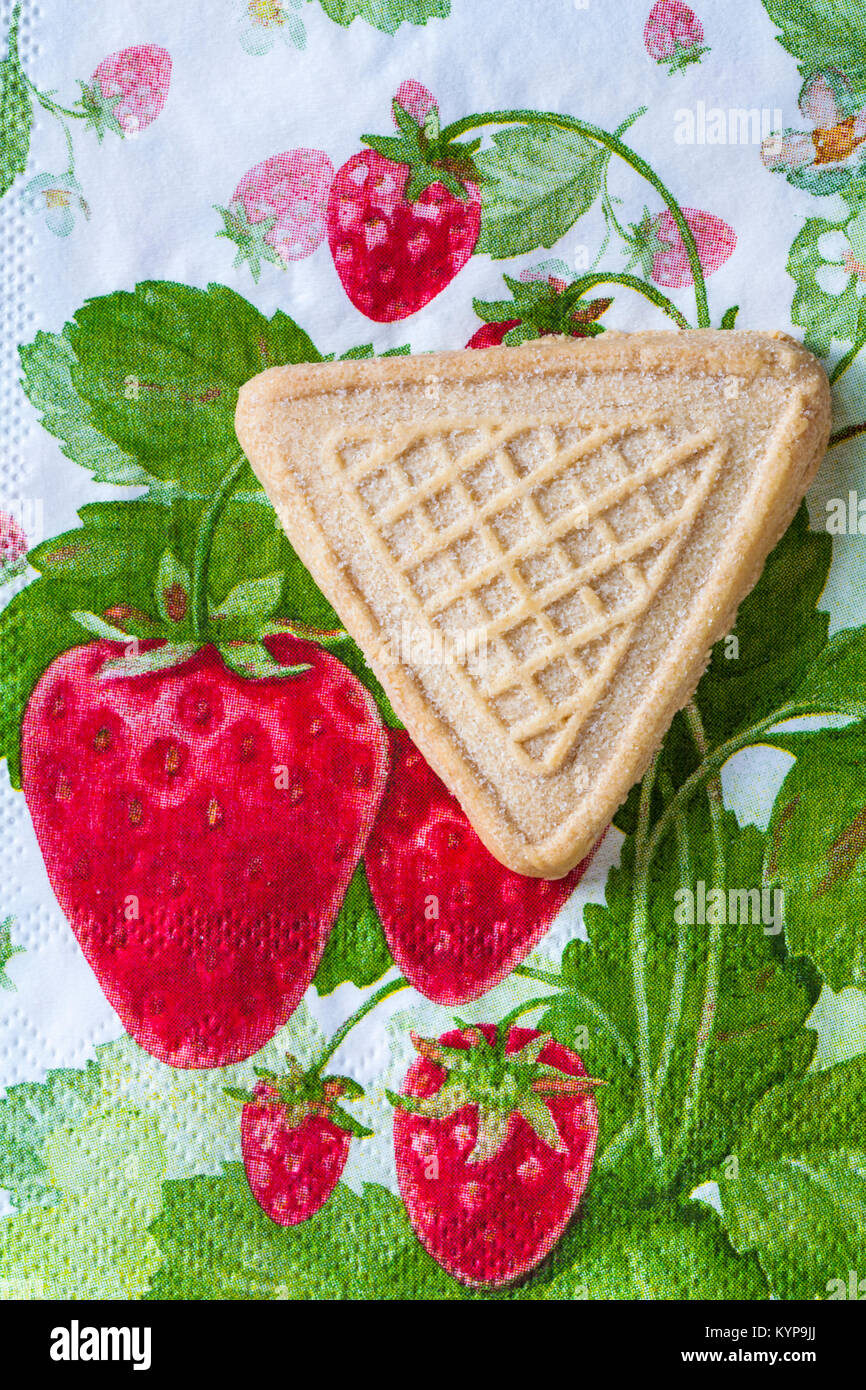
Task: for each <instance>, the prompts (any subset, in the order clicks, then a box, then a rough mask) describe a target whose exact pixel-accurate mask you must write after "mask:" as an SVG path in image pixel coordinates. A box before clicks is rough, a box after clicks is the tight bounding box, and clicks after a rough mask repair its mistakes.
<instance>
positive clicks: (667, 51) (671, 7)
mask: <svg viewBox="0 0 866 1390" xmlns="http://www.w3.org/2000/svg"><path fill="white" fill-rule="evenodd" d="M643 41H644V44H645V45H646V51H647V53H648V54H649V55H650V57H651V58H654V59H655V61H656V62H657V63H660V64H662V65H664V66H665V67H666V68H667V70H668V72H669V73H672V72H681V71H682V70H683V68H686V67H688V66H689V64H690V63H699V62H700V61H701V58H702V57H703V55H704V54H705V53H709V51H710V50H709V49H708V48H706V47H705V46H704V26H703V25H702V24H701V21H700V20H699V19H698V17H697V15H696V14H695V12H694V10H692V9H690V8H689V6H688V5H683V4H681V3H680V0H657V3H656V4H655V5H653V7H652V9H651V10H650V12H649V16H648V17H647V22H646V24H645V25H644V31H643Z"/></svg>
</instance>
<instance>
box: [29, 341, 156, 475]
mask: <svg viewBox="0 0 866 1390" xmlns="http://www.w3.org/2000/svg"><path fill="white" fill-rule="evenodd" d="M69 333H70V325H69V324H67V325H66V327H65V328H64V330H63V332H62V333H42V332H40V333H37V334H36V337H35V338H34V340H33V342H32V343H24V344H22V346H21V347H20V348H19V349H18V353H19V356H20V358H21V366H22V369H23V376H22V386H23V387H24V390H25V392H26V394H27V396H28V398H29V400H30V402H31V404H32V405H33V407H34V409H35V410H36V411H38V413H39V415H40V416H41V417H42V424H43V426H44V428H45V429H46V430H47V431H48V433H49V434H53V435H54V436H55V438H57V439H59V441H60V447H61V448H62V450H63V452H64V454H65V455H66V457H67V458H70V459H72V460H73V462H74V463H77V464H80V466H81V467H82V468H87V469H89V470H90V472H91V473H92V474H93V480H94V482H97V483H115V484H123V485H125V486H129V487H133V486H136V487H137V486H142V485H144V486H147V485H148V484H151V485H153V484H155V483H157V481H158V480H157V479H155V478H153V477H152V476H151V474H149V473H148V472H147V471H146V470H145V469H144V468H142V467H141V465H140V464H139V463H137V462H136V460H135V459H134V458H133V457H132V455H131V454H127V453H124V452H123V450H122V449H119V448H118V447H117V445H116V444H114V443H113V442H112V441H111V440H110V439H107V438H106V436H105V435H104V434H100V432H99V430H97V429H96V428H95V427H94V425H93V422H92V418H91V413H90V408H89V406H88V405H87V403H86V402H85V401H84V400H82V398H81V396H80V395H79V394H78V392H77V390H76V389H75V386H74V385H73V382H72V367H73V365H74V363H75V353H74V352H73V351H72V347H71V345H70V342H69Z"/></svg>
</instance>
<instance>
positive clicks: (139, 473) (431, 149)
mask: <svg viewBox="0 0 866 1390" xmlns="http://www.w3.org/2000/svg"><path fill="white" fill-rule="evenodd" d="M0 36H2V58H3V63H2V73H0V76H2V99H0V127H2V129H0V137H2V138H0V194H2V201H0V219H2V223H0V234H2V237H3V242H2V246H3V255H2V275H3V277H4V281H5V283H4V287H3V298H2V303H3V317H2V340H0V353H2V361H0V391H2V402H3V416H4V426H5V428H4V445H3V454H2V490H0V581H2V591H0V593H2V600H0V601H2V611H0V756H2V758H3V759H4V760H5V767H4V769H3V771H2V773H0V814H2V835H3V842H4V846H5V860H4V862H5V872H4V874H3V876H2V882H0V894H2V897H0V985H2V991H0V1086H2V1087H5V1090H4V1091H3V1093H2V1098H0V1189H2V1190H3V1195H2V1198H0V1200H2V1217H3V1219H2V1220H0V1280H2V1284H0V1296H2V1297H3V1298H6V1299H12V1300H18V1299H29V1300H31V1299H32V1300H39V1299H78V1298H88V1299H135V1300H139V1299H148V1298H151V1299H159V1300H172V1299H178V1300H184V1299H223V1298H234V1299H237V1298H242V1299H250V1300H268V1299H283V1300H285V1299H296V1298H312V1299H345V1298H353V1299H354V1298H375V1299H380V1298H381V1299H408V1298H424V1299H453V1298H482V1297H508V1298H514V1299H524V1298H529V1299H539V1298H541V1299H560V1300H571V1299H605V1300H617V1299H633V1298H644V1297H648V1296H650V1295H649V1294H648V1293H647V1289H648V1288H649V1289H652V1290H654V1292H653V1294H652V1296H653V1297H658V1298H665V1299H704V1298H712V1299H756V1300H766V1299H770V1298H775V1299H782V1300H784V1299H791V1298H795V1299H800V1298H808V1299H825V1298H839V1297H850V1296H855V1297H856V1296H858V1295H857V1294H856V1293H855V1294H854V1295H851V1293H850V1289H851V1288H852V1287H855V1288H857V1287H859V1288H860V1289H861V1290H862V1289H863V1288H866V1283H863V1284H860V1283H858V1281H860V1280H864V1279H866V1147H864V1143H863V1138H862V1133H863V1113H862V1101H861V1097H862V1094H863V1088H864V1082H866V1060H864V1058H866V935H864V926H863V923H864V920H866V911H864V909H866V868H864V865H866V858H864V850H866V831H864V815H866V812H864V800H866V796H864V790H863V786H864V781H863V773H862V769H863V766H864V763H866V736H864V732H863V729H864V727H866V726H864V725H862V724H861V722H860V721H862V720H863V719H864V717H866V703H864V695H863V691H864V688H866V685H864V676H866V637H864V631H866V629H864V627H863V623H864V619H866V612H864V599H863V594H864V583H866V567H864V548H863V541H862V535H863V533H864V532H866V502H864V501H863V500H861V494H860V491H859V489H860V488H861V486H863V484H862V482H861V479H862V474H863V466H864V455H863V438H864V433H863V432H864V429H866V425H864V423H863V421H864V414H866V409H864V404H863V382H864V376H863V368H862V362H861V351H862V348H863V346H864V343H866V309H864V307H863V306H864V302H866V301H864V299H863V292H864V286H866V63H864V58H863V54H864V52H866V15H864V12H863V10H862V8H861V6H860V5H859V4H858V3H857V2H856V0H744V3H741V4H738V5H736V6H731V5H730V4H728V3H726V2H725V0H695V5H694V8H691V7H690V6H688V5H686V4H682V3H679V0H658V3H655V4H652V3H650V0H620V3H618V4H616V5H608V4H603V3H601V0H532V3H531V4H529V3H526V0H221V3H220V4H219V5H215V6H211V7H209V8H208V9H207V10H204V9H203V8H202V7H201V6H178V5H175V4H171V3H169V0H136V3H135V4H132V3H131V0H116V3H113V4H107V3H104V0H95V2H94V3H91V4H89V5H88V6H86V7H80V6H75V7H73V6H69V5H65V4H63V3H62V0H41V3H40V4H39V5H38V6H37V5H36V4H31V3H29V0H23V3H21V4H15V5H14V6H13V5H11V4H9V3H6V4H5V5H4V6H3V7H2V10H0ZM735 325H736V327H738V328H761V329H782V330H785V331H788V332H791V333H793V334H794V335H795V336H796V337H798V338H800V339H803V340H805V342H806V344H807V346H808V347H810V348H811V349H812V351H814V352H815V353H817V354H819V355H820V356H821V358H822V359H823V360H824V361H825V363H826V366H827V369H828V371H829V372H830V373H831V377H832V380H833V382H834V392H835V401H836V407H837V419H836V422H835V425H834V429H835V433H834V436H833V439H832V441H831V449H830V452H829V453H828V456H827V459H826V461H825V463H824V465H823V467H822V469H821V472H820V474H819V477H818V480H817V482H816V484H815V486H814V487H813V489H812V491H811V492H810V494H809V496H808V498H807V502H806V504H804V506H803V508H802V509H801V511H800V513H799V514H798V516H797V518H796V520H795V521H794V523H793V525H792V527H791V528H790V530H789V532H788V533H787V535H786V536H785V537H784V538H783V539H782V541H781V542H780V543H779V545H778V547H777V548H776V550H775V551H774V552H773V554H772V556H771V558H770V560H769V561H768V564H767V567H766V570H765V572H764V575H763V577H762V578H761V580H760V581H759V583H758V586H757V588H756V589H755V591H754V592H753V594H752V595H751V596H750V597H749V598H748V599H747V600H746V602H745V603H744V604H743V606H742V608H741V611H740V614H739V616H738V619H737V623H736V626H735V628H734V629H733V631H732V633H731V635H730V636H729V637H727V638H726V639H725V640H724V641H723V642H721V643H719V645H718V647H717V648H716V649H715V650H714V652H713V656H712V661H711V663H710V665H709V668H708V670H707V673H706V675H705V676H704V678H703V680H702V682H701V684H700V686H699V689H698V691H697V694H696V696H695V699H694V701H693V702H692V705H691V706H690V707H689V708H688V709H687V710H686V711H684V712H683V713H682V714H680V715H678V716H677V718H676V719H675V721H674V724H673V726H672V728H671V731H670V733H669V734H668V736H667V738H666V739H665V742H664V744H663V746H662V749H661V750H660V753H659V755H658V758H657V759H656V761H655V763H654V765H653V768H652V770H651V771H650V773H648V775H647V777H646V778H645V779H644V783H643V785H642V787H641V788H640V789H635V791H634V792H633V794H632V795H631V796H630V798H629V800H628V801H627V803H626V804H625V805H624V806H623V808H622V809H621V810H620V812H619V814H618V815H617V817H616V820H615V824H614V825H613V826H612V827H611V828H610V829H609V830H608V831H607V832H606V834H605V836H604V837H603V839H602V840H601V842H600V843H599V845H598V846H597V847H596V849H595V851H594V853H593V855H591V856H590V857H589V859H588V860H587V861H585V862H584V863H582V864H581V865H580V866H578V868H577V869H575V870H574V871H573V872H572V873H571V874H570V875H569V876H568V877H567V878H565V879H562V880H560V881H556V882H550V883H548V882H545V881H541V880H527V879H523V878H521V877H519V876H518V875H515V874H513V873H511V872H509V871H507V870H505V869H504V868H502V867H501V866H500V865H499V864H498V863H497V862H496V861H495V860H493V859H492V858H491V857H490V855H489V854H488V853H487V851H486V850H485V849H484V848H483V846H482V845H481V843H480V841H479V840H478V839H477V837H476V836H475V834H474V832H473V830H472V829H471V827H470V826H469V824H468V822H467V821H466V819H465V817H464V815H463V813H462V811H461V810H460V808H459V806H458V804H457V802H456V801H455V800H454V798H453V797H452V796H451V795H450V794H449V793H448V792H447V790H446V789H445V787H444V786H443V785H442V784H441V782H440V781H439V780H438V778H437V777H436V775H435V774H434V773H433V772H432V770H431V769H430V768H429V767H428V766H427V764H426V763H425V761H424V760H423V758H422V757H421V755H420V753H419V752H418V751H417V750H416V749H415V748H414V746H413V744H412V742H411V739H410V738H409V736H408V734H407V733H406V732H405V731H404V730H403V729H401V728H400V726H399V721H398V720H397V719H396V717H395V715H394V712H393V710H392V709H391V708H390V706H389V704H388V701H387V698H386V696H385V694H384V692H383V691H382V689H381V687H380V686H379V685H378V683H377V682H376V680H375V678H374V677H373V675H372V673H371V672H370V670H369V669H368V667H367V666H366V663H365V661H364V658H363V656H362V654H361V652H360V651H359V650H358V648H357V647H356V646H355V644H354V643H353V642H352V641H351V640H349V639H348V637H347V636H346V634H345V632H344V631H343V630H342V627H341V624H340V616H339V614H338V613H335V612H334V611H333V609H332V608H331V607H330V605H329V604H328V603H327V602H326V601H325V599H324V598H323V596H322V595H321V594H320V593H319V592H318V590H317V589H316V587H315V585H314V584H313V582H312V580H311V578H310V577H309V575H308V574H307V573H306V572H305V570H304V569H303V567H302V566H301V564H300V562H299V560H298V559H297V557H296V556H295V555H294V553H293V551H292V550H291V547H290V546H289V544H288V542H287V541H286V540H285V538H284V537H283V535H282V532H281V531H280V529H279V527H278V525H277V524H276V522H275V517H274V514H273V512H272V510H271V508H270V506H269V504H268V502H267V500H266V499H265V497H264V494H263V493H262V491H261V489H260V488H259V486H258V484H257V482H256V480H255V478H254V477H253V474H252V472H251V471H250V469H249V466H248V464H247V463H246V461H245V459H244V458H243V456H242V455H241V454H240V452H239V449H238V445H237V441H236V438H235V436H234V430H233V423H232V421H233V408H234V403H235V400H236V396H237V391H238V388H239V387H240V385H241V384H242V383H243V382H244V381H246V380H247V379H248V378H249V377H251V376H253V375H254V374H255V373H257V372H259V371H261V370H263V369H264V368H266V367H269V366H272V365H275V364H280V363H295V362H304V361H321V360H323V359H329V358H342V357H371V356H375V355H381V354H389V353H390V354H394V353H396V354H400V353H406V352H410V351H411V352H423V351H427V350H431V349H438V348H457V347H464V346H465V347H466V348H467V349H470V350H471V349H475V348H483V347H487V346H490V345H492V344H499V343H506V344H509V345H515V346H517V345H519V344H520V343H522V342H524V341H528V340H531V339H534V338H537V337H539V336H542V335H544V334H548V333H560V334H567V335H571V336H574V337H586V336H593V335H597V334H599V333H603V332H605V331H608V330H609V329H638V328H645V327H661V328H669V329H671V330H673V329H675V328H677V329H680V330H683V331H689V330H692V329H695V328H699V327H708V326H712V327H715V328H722V329H731V328H733V327H734V326H735ZM864 495H866V494H864ZM852 1276H854V1284H853V1286H852V1283H851V1280H852ZM860 1296H862V1294H861V1295H860Z"/></svg>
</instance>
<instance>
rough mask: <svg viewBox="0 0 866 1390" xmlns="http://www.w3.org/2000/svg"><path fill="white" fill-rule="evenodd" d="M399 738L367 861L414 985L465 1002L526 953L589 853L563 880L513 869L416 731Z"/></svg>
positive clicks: (446, 1000)
mask: <svg viewBox="0 0 866 1390" xmlns="http://www.w3.org/2000/svg"><path fill="white" fill-rule="evenodd" d="M390 737H391V773H390V776H389V779H388V782H387V785H386V788H385V795H384V797H383V799H382V805H381V809H380V811H379V817H378V819H377V821H376V823H375V826H374V828H373V833H372V835H371V836H370V841H369V844H368V846H367V854H366V858H365V863H366V867H367V877H368V880H369V883H370V890H371V892H372V894H373V900H374V902H375V904H376V908H377V910H378V912H379V916H380V917H381V919H382V925H383V927H384V930H385V936H386V938H387V941H388V946H389V948H390V951H391V954H392V956H393V957H394V960H395V962H396V963H397V965H398V967H399V969H400V970H401V972H402V973H403V974H404V975H405V977H406V979H407V980H408V981H409V982H410V984H412V985H413V986H414V988H415V989H417V990H418V991H419V992H420V993H421V994H424V995H426V997H427V998H428V999H432V1000H434V1001H435V1002H436V1003H437V1004H462V1003H465V1002H466V1001H467V1000H469V999H477V998H478V997H479V995H482V994H486V993H487V991H488V990H490V989H493V987H494V985H497V984H499V982H500V981H501V980H504V979H505V977H506V976H507V975H509V974H510V973H511V971H512V970H513V969H514V967H515V966H516V965H519V964H520V962H521V961H522V960H524V959H525V958H526V956H527V955H528V954H529V952H530V951H531V950H532V948H533V947H534V946H535V945H536V944H537V943H538V941H540V939H541V937H542V936H544V934H545V932H546V931H547V930H548V928H549V927H550V924H551V922H552V921H553V919H554V917H555V916H556V914H557V913H558V912H559V910H560V908H561V907H562V906H563V904H564V903H565V902H566V901H567V900H568V898H569V897H570V896H571V894H572V892H573V891H574V888H575V887H576V885H577V884H578V883H579V882H580V879H581V877H582V876H583V874H584V872H585V871H586V868H587V865H588V863H589V858H587V859H584V860H583V862H582V863H580V864H578V866H577V868H576V869H572V871H571V873H570V874H568V875H566V877H565V878H561V879H556V880H554V881H548V880H546V879H541V878H525V877H523V875H522V874H515V873H513V872H512V871H511V870H510V869H506V868H504V867H503V865H502V864H500V863H499V861H498V860H496V859H494V858H493V855H492V854H491V853H490V852H489V850H487V849H485V847H484V845H483V844H482V843H481V841H480V840H479V838H478V836H477V835H476V833H475V831H474V830H473V829H472V826H471V825H470V824H469V821H468V820H467V819H466V816H465V814H464V813H463V811H462V809H461V807H460V804H459V802H458V801H457V798H456V797H454V796H452V795H451V793H450V792H449V791H448V789H447V787H446V786H445V785H444V783H443V782H441V781H440V780H439V778H438V777H437V776H436V773H435V772H434V771H433V769H432V768H431V767H430V765H429V764H428V763H427V762H425V760H424V758H423V757H422V756H421V754H420V753H419V752H418V749H417V748H416V747H415V745H414V744H413V743H412V741H411V739H410V738H409V735H408V734H407V733H405V732H403V731H402V730H401V731H392V732H391V735H390ZM590 857H591V856H590Z"/></svg>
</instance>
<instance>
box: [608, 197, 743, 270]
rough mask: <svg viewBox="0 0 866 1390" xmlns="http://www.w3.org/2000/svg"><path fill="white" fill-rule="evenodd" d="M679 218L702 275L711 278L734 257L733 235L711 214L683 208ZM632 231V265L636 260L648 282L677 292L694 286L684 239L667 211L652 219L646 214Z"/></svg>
mask: <svg viewBox="0 0 866 1390" xmlns="http://www.w3.org/2000/svg"><path fill="white" fill-rule="evenodd" d="M682 214H683V217H684V218H685V220H686V223H687V225H688V227H689V228H690V230H691V233H692V236H693V237H694V239H695V244H696V246H697V250H698V259H699V260H700V263H701V268H702V270H703V272H704V275H705V276H710V275H713V274H714V273H715V272H716V271H717V270H718V269H719V268H720V267H721V266H723V265H724V264H725V261H727V260H728V259H729V258H730V257H731V256H732V255H733V253H734V249H735V247H736V245H737V234H736V232H735V231H734V229H733V227H731V226H729V225H728V223H727V222H723V221H722V219H721V217H716V216H715V215H714V214H713V213H711V212H701V211H700V210H699V209H698V208H683V209H682ZM632 230H633V231H634V233H635V238H634V242H633V246H634V249H635V254H634V257H633V259H632V264H634V262H635V261H637V260H639V261H640V262H641V264H642V266H643V270H644V274H645V275H646V276H647V278H649V279H652V280H654V281H655V283H656V284H657V285H662V286H664V287H665V288H668V289H677V290H678V289H685V287H686V286H687V285H691V284H693V283H694V278H693V276H692V268H691V266H690V264H689V258H688V256H687V254H686V248H685V246H684V245H683V239H682V237H681V236H680V232H679V228H678V227H677V224H676V222H675V221H674V219H673V214H672V213H671V212H670V211H669V210H668V209H667V208H666V209H665V210H664V212H660V213H657V214H656V216H655V217H650V214H649V213H648V212H646V211H645V212H644V216H643V220H642V221H641V222H640V223H639V224H638V225H636V226H634V227H633V229H632Z"/></svg>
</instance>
